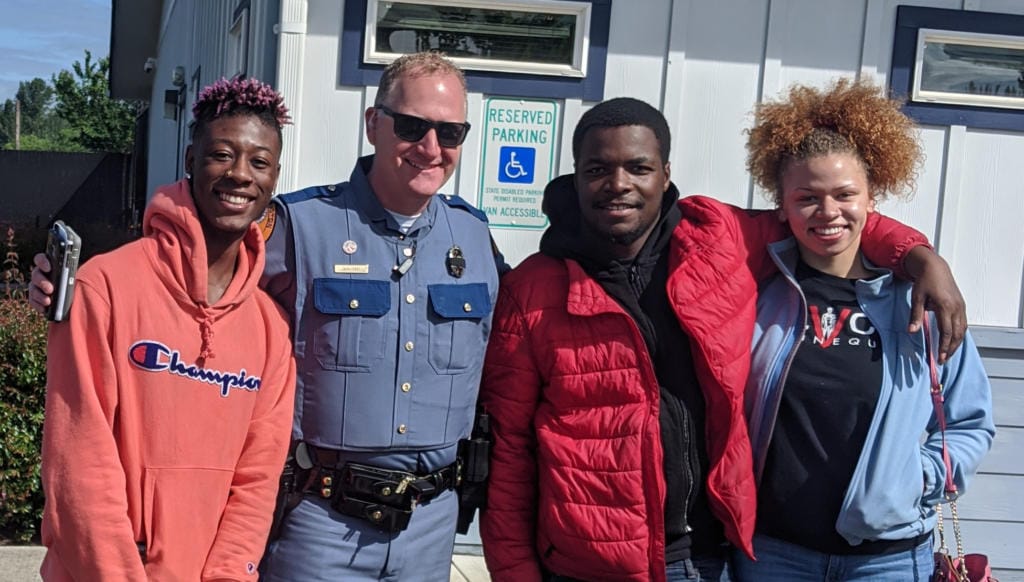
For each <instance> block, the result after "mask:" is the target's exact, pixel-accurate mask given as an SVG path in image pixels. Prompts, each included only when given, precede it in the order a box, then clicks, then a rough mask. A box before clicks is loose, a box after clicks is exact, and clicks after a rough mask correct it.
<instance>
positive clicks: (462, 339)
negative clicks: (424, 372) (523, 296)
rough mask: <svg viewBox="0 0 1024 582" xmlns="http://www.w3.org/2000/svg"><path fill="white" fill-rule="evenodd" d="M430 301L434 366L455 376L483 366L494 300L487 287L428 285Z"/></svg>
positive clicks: (431, 358)
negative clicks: (486, 325) (489, 318)
mask: <svg viewBox="0 0 1024 582" xmlns="http://www.w3.org/2000/svg"><path fill="white" fill-rule="evenodd" d="M427 295H428V296H429V297H430V306H431V311H430V314H429V316H428V317H429V319H430V365H431V366H433V367H434V370H435V371H436V372H437V373H439V374H455V373H459V372H463V371H465V370H467V369H469V368H472V367H479V366H481V365H482V363H483V354H484V343H485V342H486V339H487V338H486V333H487V332H486V329H485V327H484V325H483V320H484V319H485V318H487V317H488V316H490V314H491V309H492V308H493V306H492V305H491V296H490V292H489V291H488V289H487V284H486V283H466V284H462V285H427Z"/></svg>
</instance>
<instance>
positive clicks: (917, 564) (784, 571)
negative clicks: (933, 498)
mask: <svg viewBox="0 0 1024 582" xmlns="http://www.w3.org/2000/svg"><path fill="white" fill-rule="evenodd" d="M754 555H756V556H757V561H756V562H754V561H752V560H751V559H750V558H748V557H747V556H746V555H745V554H743V552H741V551H739V550H734V551H733V564H732V565H733V569H734V571H735V573H736V578H737V579H738V580H744V581H746V580H756V581H757V582H854V581H858V582H868V581H870V582H927V581H928V579H929V577H930V576H931V574H932V569H933V567H934V562H933V561H932V540H931V538H928V539H927V540H925V541H924V542H922V543H921V544H919V545H918V546H917V547H915V548H911V549H909V550H904V551H902V552H894V553H891V554H872V555H864V556H853V555H835V554H823V553H821V552H817V551H814V550H811V549H808V548H805V547H803V546H798V545H795V544H790V543H788V542H784V541H782V540H778V539H775V538H770V537H768V536H762V535H755V536H754Z"/></svg>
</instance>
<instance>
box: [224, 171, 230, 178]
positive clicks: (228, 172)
mask: <svg viewBox="0 0 1024 582" xmlns="http://www.w3.org/2000/svg"><path fill="white" fill-rule="evenodd" d="M224 176H225V177H227V178H230V177H231V170H228V171H227V172H226V173H225V174H224Z"/></svg>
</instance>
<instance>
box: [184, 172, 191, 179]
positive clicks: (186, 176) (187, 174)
mask: <svg viewBox="0 0 1024 582" xmlns="http://www.w3.org/2000/svg"><path fill="white" fill-rule="evenodd" d="M185 179H186V180H191V179H192V172H185Z"/></svg>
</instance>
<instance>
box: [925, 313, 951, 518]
mask: <svg viewBox="0 0 1024 582" xmlns="http://www.w3.org/2000/svg"><path fill="white" fill-rule="evenodd" d="M928 321H929V318H928V315H927V314H925V317H924V348H925V351H926V352H928V372H929V374H931V381H932V386H931V393H932V406H933V407H934V408H935V417H936V418H937V419H938V420H939V431H940V432H941V433H942V462H943V463H944V464H945V465H946V497H947V498H949V499H955V498H956V483H954V482H953V466H952V463H950V461H949V449H948V448H946V411H945V408H944V407H943V398H942V383H941V382H939V368H938V366H937V365H936V364H935V351H934V350H933V349H932V330H931V326H930V325H929V323H928Z"/></svg>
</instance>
